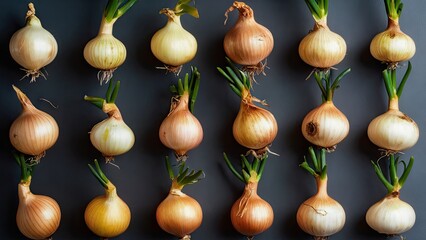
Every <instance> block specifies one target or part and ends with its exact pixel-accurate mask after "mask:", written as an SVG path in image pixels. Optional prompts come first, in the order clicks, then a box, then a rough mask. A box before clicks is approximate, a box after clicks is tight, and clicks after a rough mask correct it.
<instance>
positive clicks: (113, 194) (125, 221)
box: [84, 160, 131, 238]
mask: <svg viewBox="0 0 426 240" xmlns="http://www.w3.org/2000/svg"><path fill="white" fill-rule="evenodd" d="M89 167H90V170H91V171H92V173H93V175H94V176H95V177H96V178H97V179H98V180H99V182H100V183H101V184H102V185H103V187H104V188H105V195H101V196H98V197H96V198H94V199H93V200H92V201H90V203H89V204H88V205H87V207H86V210H85V211H84V221H85V222H86V225H87V227H88V228H89V229H90V230H91V231H92V232H93V233H94V234H96V235H97V236H99V237H102V238H112V237H116V236H118V235H120V234H122V233H123V232H125V231H126V230H127V228H128V226H129V224H130V219H131V212H130V209H129V207H128V206H127V204H126V203H125V202H124V201H123V200H122V199H121V198H120V197H119V196H118V195H117V189H116V187H115V186H114V184H112V183H111V182H110V181H109V180H108V178H107V177H106V176H105V175H104V174H103V172H102V170H101V168H100V167H99V164H98V162H97V161H96V160H95V168H96V169H95V168H93V167H92V166H91V165H90V164H89Z"/></svg>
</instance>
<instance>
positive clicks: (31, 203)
mask: <svg viewBox="0 0 426 240" xmlns="http://www.w3.org/2000/svg"><path fill="white" fill-rule="evenodd" d="M15 158H16V160H17V162H18V163H19V165H20V167H21V170H22V172H21V181H20V183H19V184H18V196H19V205H18V211H17V213H16V224H17V226H18V229H19V231H20V232H21V233H22V234H23V235H25V236H26V237H27V238H30V239H48V238H50V237H51V236H52V235H53V234H54V233H55V231H56V230H57V229H58V227H59V224H60V221H61V210H60V208H59V205H58V203H57V202H56V201H55V200H54V199H53V198H51V197H48V196H44V195H36V194H33V193H32V192H31V190H30V184H31V174H32V171H33V166H34V163H33V162H29V163H27V162H26V160H25V159H24V156H23V154H20V155H19V156H18V155H15Z"/></svg>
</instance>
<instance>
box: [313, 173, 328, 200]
mask: <svg viewBox="0 0 426 240" xmlns="http://www.w3.org/2000/svg"><path fill="white" fill-rule="evenodd" d="M315 180H316V183H317V193H316V196H318V197H328V193H327V181H328V178H327V175H326V176H325V177H324V178H321V177H319V176H317V177H315Z"/></svg>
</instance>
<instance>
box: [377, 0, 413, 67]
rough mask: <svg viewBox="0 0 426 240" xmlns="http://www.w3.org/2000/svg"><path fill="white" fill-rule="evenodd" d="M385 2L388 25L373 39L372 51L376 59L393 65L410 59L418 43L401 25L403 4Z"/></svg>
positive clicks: (387, 0) (386, 0)
mask: <svg viewBox="0 0 426 240" xmlns="http://www.w3.org/2000/svg"><path fill="white" fill-rule="evenodd" d="M385 2H387V4H385V5H386V10H387V11H386V12H387V14H388V26H387V28H386V30H385V31H383V32H381V33H379V34H377V35H376V36H375V37H374V38H373V39H372V40H371V43H370V52H371V55H373V57H374V58H375V59H377V60H379V61H381V62H385V63H388V64H390V66H391V67H392V66H395V65H396V64H398V63H399V62H402V61H407V60H410V59H411V58H412V57H413V56H414V54H415V53H416V45H415V43H414V40H413V39H412V38H411V37H410V36H408V35H407V34H405V33H404V32H403V31H401V28H400V25H399V17H400V14H401V12H402V6H403V4H402V3H401V2H400V1H393V0H392V1H389V0H385Z"/></svg>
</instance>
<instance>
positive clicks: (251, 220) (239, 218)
mask: <svg viewBox="0 0 426 240" xmlns="http://www.w3.org/2000/svg"><path fill="white" fill-rule="evenodd" d="M223 157H224V159H225V162H226V164H227V166H228V168H229V169H230V170H231V172H232V173H233V174H234V175H235V176H236V177H237V178H238V179H239V180H240V181H242V182H243V183H244V184H245V188H244V192H243V194H242V195H241V197H240V198H239V199H238V200H237V201H235V202H234V204H233V205H232V208H231V222H232V225H233V226H234V228H235V230H237V231H238V232H239V233H241V234H243V235H245V236H247V239H253V237H254V236H255V235H258V234H260V233H262V232H264V231H266V230H268V229H269V228H270V227H271V226H272V223H273V221H274V211H273V209H272V207H271V205H270V204H269V203H268V202H267V201H265V200H263V199H262V198H261V197H260V196H259V195H258V194H257V188H258V183H259V181H260V178H261V177H262V174H263V171H264V168H265V163H266V160H267V158H268V157H267V156H266V155H264V156H262V157H261V158H257V157H254V159H253V160H252V161H251V162H250V161H249V160H248V159H247V158H246V157H245V156H244V155H241V162H242V170H241V171H242V173H243V174H240V173H238V172H237V171H236V170H235V168H234V166H233V164H232V163H231V161H230V160H229V158H228V156H227V155H226V154H225V153H224V154H223Z"/></svg>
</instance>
